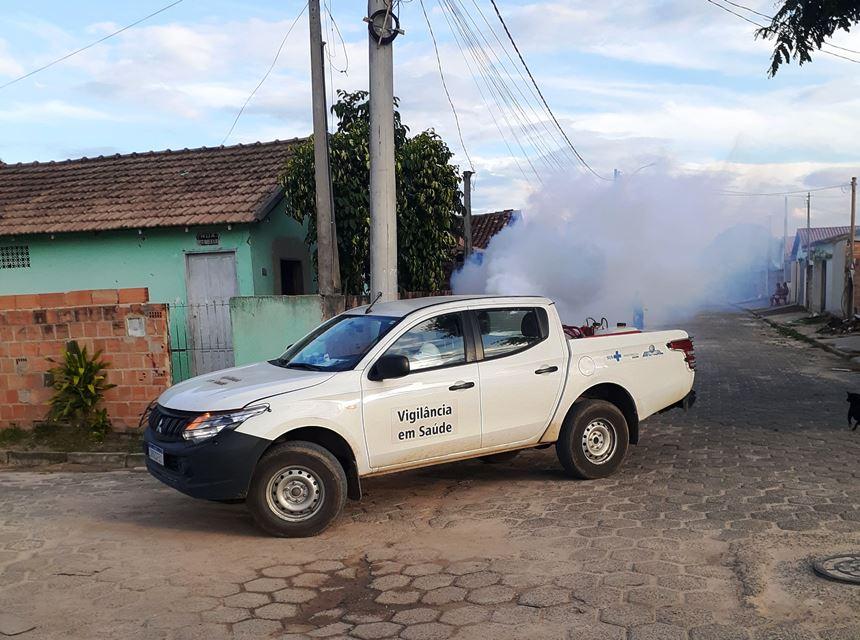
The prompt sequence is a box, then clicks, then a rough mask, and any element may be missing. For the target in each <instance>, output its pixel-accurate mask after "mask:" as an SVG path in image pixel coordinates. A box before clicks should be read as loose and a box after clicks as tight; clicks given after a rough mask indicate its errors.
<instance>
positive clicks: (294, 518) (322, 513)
mask: <svg viewBox="0 0 860 640" xmlns="http://www.w3.org/2000/svg"><path fill="white" fill-rule="evenodd" d="M346 493H347V483H346V474H345V473H344V470H343V467H342V466H341V464H340V462H338V460H337V458H335V457H334V456H333V455H332V454H331V452H330V451H328V450H327V449H325V448H323V447H321V446H319V445H318V444H314V443H312V442H303V441H296V442H286V443H284V444H280V445H276V446H275V447H273V448H272V449H270V450H269V451H268V452H266V453H265V454H264V455H263V457H262V458H261V459H260V462H259V463H257V468H256V469H255V470H254V476H253V478H252V479H251V486H250V488H249V490H248V498H247V505H248V509H249V511H250V512H251V515H252V516H253V517H254V521H255V522H256V523H257V525H258V526H259V527H260V528H261V529H263V531H265V532H266V533H268V534H270V535H273V536H279V537H283V538H304V537H307V536H315V535H317V534H318V533H320V532H322V531H324V530H325V529H326V527H328V526H329V525H330V524H331V523H332V522H333V521H334V520H335V518H337V516H338V515H340V512H341V510H342V509H343V505H344V503H345V502H346Z"/></svg>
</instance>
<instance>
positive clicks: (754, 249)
mask: <svg viewBox="0 0 860 640" xmlns="http://www.w3.org/2000/svg"><path fill="white" fill-rule="evenodd" d="M726 185H727V179H725V178H723V177H722V176H720V175H717V174H710V175H707V174H705V175H689V174H681V173H674V172H673V171H672V170H671V167H665V166H664V167H660V168H654V169H651V170H649V171H648V172H647V173H645V172H643V173H640V174H638V175H631V176H621V177H620V179H618V180H617V181H615V182H612V183H598V182H596V181H595V180H593V179H590V178H588V177H584V176H570V175H557V176H553V177H551V178H549V179H548V180H547V181H546V182H545V184H544V185H543V186H542V188H541V189H539V190H538V191H537V192H536V193H535V194H534V195H533V196H532V197H531V198H530V200H529V203H528V205H527V206H526V207H525V209H524V212H523V215H522V217H521V218H520V219H519V220H517V221H516V222H514V223H513V224H512V225H510V226H509V227H507V228H505V229H503V230H502V231H501V232H500V233H498V234H497V235H496V236H495V237H494V238H493V239H492V241H491V242H490V245H489V246H488V247H487V250H486V251H485V252H484V253H483V255H478V256H474V257H473V259H471V260H470V261H469V262H468V263H467V264H466V265H465V266H464V267H463V269H461V270H460V271H458V272H457V273H456V274H455V275H454V278H453V288H454V291H455V293H488V294H507V295H515V294H536V293H537V294H541V295H545V296H548V297H550V298H552V299H553V300H554V301H555V302H556V304H557V305H558V309H559V313H560V314H561V316H562V319H563V320H564V321H565V322H568V323H576V324H581V323H582V322H583V321H584V320H585V317H586V316H593V317H596V318H598V319H599V318H600V317H601V316H605V317H606V318H608V319H609V321H610V322H612V323H614V322H625V321H626V322H628V323H629V322H632V320H633V315H634V309H636V308H637V307H639V306H641V307H643V308H644V309H645V322H646V323H647V324H648V325H651V326H653V325H654V324H662V323H665V322H669V321H675V320H679V319H683V318H685V317H689V316H690V315H691V314H692V313H694V312H695V311H697V310H699V309H701V308H703V307H705V306H708V305H712V304H720V303H723V302H726V301H728V300H739V299H743V298H745V297H750V294H751V293H753V292H754V291H755V287H756V285H757V284H758V283H759V282H760V278H762V277H763V272H762V269H763V268H764V266H765V264H766V262H767V254H768V236H769V232H768V230H767V228H766V227H765V226H764V225H766V224H767V220H766V219H763V220H756V219H755V216H754V214H752V213H751V212H750V210H749V208H748V206H747V205H749V203H743V202H738V201H737V199H731V198H724V197H720V196H718V195H716V193H717V192H718V191H719V190H721V189H725V188H726ZM760 223H764V225H762V224H760ZM774 253H776V252H775V251H774Z"/></svg>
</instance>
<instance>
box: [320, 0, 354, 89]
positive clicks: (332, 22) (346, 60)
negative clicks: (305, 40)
mask: <svg viewBox="0 0 860 640" xmlns="http://www.w3.org/2000/svg"><path fill="white" fill-rule="evenodd" d="M323 6H324V7H325V11H326V13H327V14H328V19H329V24H330V25H331V27H334V32H336V33H337V37H338V39H339V40H340V48H341V50H343V58H344V67H343V69H338V68H337V67H335V71H337V72H338V73H343V74H345V75H349V52H348V51H347V50H346V42H345V41H344V39H343V35H342V34H341V32H340V27H339V26H338V24H337V20H335V19H334V14H332V12H331V7H329V2H328V0H325V1H324V2H323ZM331 27H330V28H329V31H330V32H331ZM332 40H334V33H333V32H332ZM326 53H327V55H328V62H329V66H332V67H334V64H333V61H332V58H335V57H337V54H335V53H334V49H333V48H332V49H329V48H326Z"/></svg>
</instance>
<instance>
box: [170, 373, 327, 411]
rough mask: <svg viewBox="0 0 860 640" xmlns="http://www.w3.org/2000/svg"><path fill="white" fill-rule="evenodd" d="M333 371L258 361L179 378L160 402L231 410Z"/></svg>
mask: <svg viewBox="0 0 860 640" xmlns="http://www.w3.org/2000/svg"><path fill="white" fill-rule="evenodd" d="M333 375H334V373H332V372H330V371H302V370H300V369H285V368H283V367H278V366H276V365H273V364H269V363H268V362H258V363H256V364H249V365H245V366H242V367H233V368H232V369H222V370H221V371H214V372H212V373H207V374H204V375H202V376H197V377H196V378H191V379H189V380H185V381H184V382H180V383H179V384H176V385H173V386H172V387H170V388H169V389H168V390H167V391H165V392H164V393H162V394H161V396H159V398H158V403H159V404H160V405H161V406H162V407H166V408H168V409H176V410H178V411H200V412H203V411H230V410H232V409H241V408H242V407H245V406H247V405H248V404H250V403H252V402H254V401H255V400H262V399H263V398H268V397H270V396H276V395H280V394H282V393H289V392H290V391H298V390H299V389H306V388H307V387H312V386H314V385H317V384H320V383H323V382H325V381H326V380H328V379H329V378H331V377H332V376H333Z"/></svg>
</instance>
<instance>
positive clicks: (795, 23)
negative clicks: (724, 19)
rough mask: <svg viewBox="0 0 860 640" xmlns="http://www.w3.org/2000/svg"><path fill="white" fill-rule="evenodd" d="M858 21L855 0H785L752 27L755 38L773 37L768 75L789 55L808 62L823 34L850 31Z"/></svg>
mask: <svg viewBox="0 0 860 640" xmlns="http://www.w3.org/2000/svg"><path fill="white" fill-rule="evenodd" d="M858 22H860V2H858V1H857V0H785V1H784V2H783V3H782V6H781V7H780V8H779V10H778V11H777V12H776V15H774V16H773V18H771V22H770V24H769V25H768V26H766V27H763V28H761V29H759V30H758V31H756V37H757V38H764V39H766V40H775V44H774V49H773V55H772V57H771V64H770V70H769V72H768V75H770V76H771V77H773V76H775V75H776V72H777V71H779V68H780V66H782V65H783V64H788V63H789V62H790V61H791V59H792V58H793V59H795V60H797V63H798V64H800V65H802V64H803V63H804V62H811V61H812V53H813V52H814V51H818V50H819V49H821V47H822V45H823V44H824V43H825V41H826V40H827V38H830V37H831V36H832V35H833V34H834V33H835V32H836V31H837V30H840V29H841V30H844V31H846V32H847V31H850V29H851V27H852V26H853V25H855V24H857V23H858ZM837 53H839V54H840V55H842V54H841V52H837Z"/></svg>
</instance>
